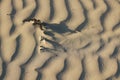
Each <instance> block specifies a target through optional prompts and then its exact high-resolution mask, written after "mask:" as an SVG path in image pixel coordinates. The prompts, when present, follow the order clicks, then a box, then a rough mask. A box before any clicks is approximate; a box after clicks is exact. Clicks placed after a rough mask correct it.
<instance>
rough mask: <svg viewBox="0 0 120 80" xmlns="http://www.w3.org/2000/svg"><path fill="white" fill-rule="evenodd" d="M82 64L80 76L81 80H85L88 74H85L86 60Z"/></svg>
mask: <svg viewBox="0 0 120 80" xmlns="http://www.w3.org/2000/svg"><path fill="white" fill-rule="evenodd" d="M81 63H82V73H81V75H80V78H79V80H84V79H85V74H86V72H85V58H83V59H82V61H81Z"/></svg>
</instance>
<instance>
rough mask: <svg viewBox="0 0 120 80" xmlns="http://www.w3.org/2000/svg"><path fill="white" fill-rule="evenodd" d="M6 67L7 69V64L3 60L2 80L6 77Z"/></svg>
mask: <svg viewBox="0 0 120 80" xmlns="http://www.w3.org/2000/svg"><path fill="white" fill-rule="evenodd" d="M6 69H7V64H6V63H5V62H2V74H1V76H0V80H4V77H5V75H6Z"/></svg>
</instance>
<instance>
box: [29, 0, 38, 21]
mask: <svg viewBox="0 0 120 80" xmlns="http://www.w3.org/2000/svg"><path fill="white" fill-rule="evenodd" d="M35 3H36V7H35V9H34V10H33V11H32V13H31V14H30V16H29V17H28V18H27V19H31V18H33V17H35V15H36V13H37V11H38V9H39V2H38V0H35Z"/></svg>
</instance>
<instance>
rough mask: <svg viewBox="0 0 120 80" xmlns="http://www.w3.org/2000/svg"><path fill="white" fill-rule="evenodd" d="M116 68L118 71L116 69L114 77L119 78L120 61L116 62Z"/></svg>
mask: <svg viewBox="0 0 120 80" xmlns="http://www.w3.org/2000/svg"><path fill="white" fill-rule="evenodd" d="M117 66H118V69H117V72H116V74H115V77H116V78H118V77H119V76H120V61H119V60H117Z"/></svg>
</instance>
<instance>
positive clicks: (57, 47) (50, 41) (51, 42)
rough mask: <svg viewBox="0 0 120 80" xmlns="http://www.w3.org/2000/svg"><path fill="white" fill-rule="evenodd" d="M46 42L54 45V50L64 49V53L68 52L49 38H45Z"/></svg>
mask: <svg viewBox="0 0 120 80" xmlns="http://www.w3.org/2000/svg"><path fill="white" fill-rule="evenodd" d="M45 41H47V42H49V43H50V44H52V45H53V47H54V49H55V50H57V49H62V50H63V51H64V52H66V51H67V50H66V49H65V48H64V47H63V46H62V45H61V44H59V43H57V42H55V41H52V40H49V39H47V38H45Z"/></svg>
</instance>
